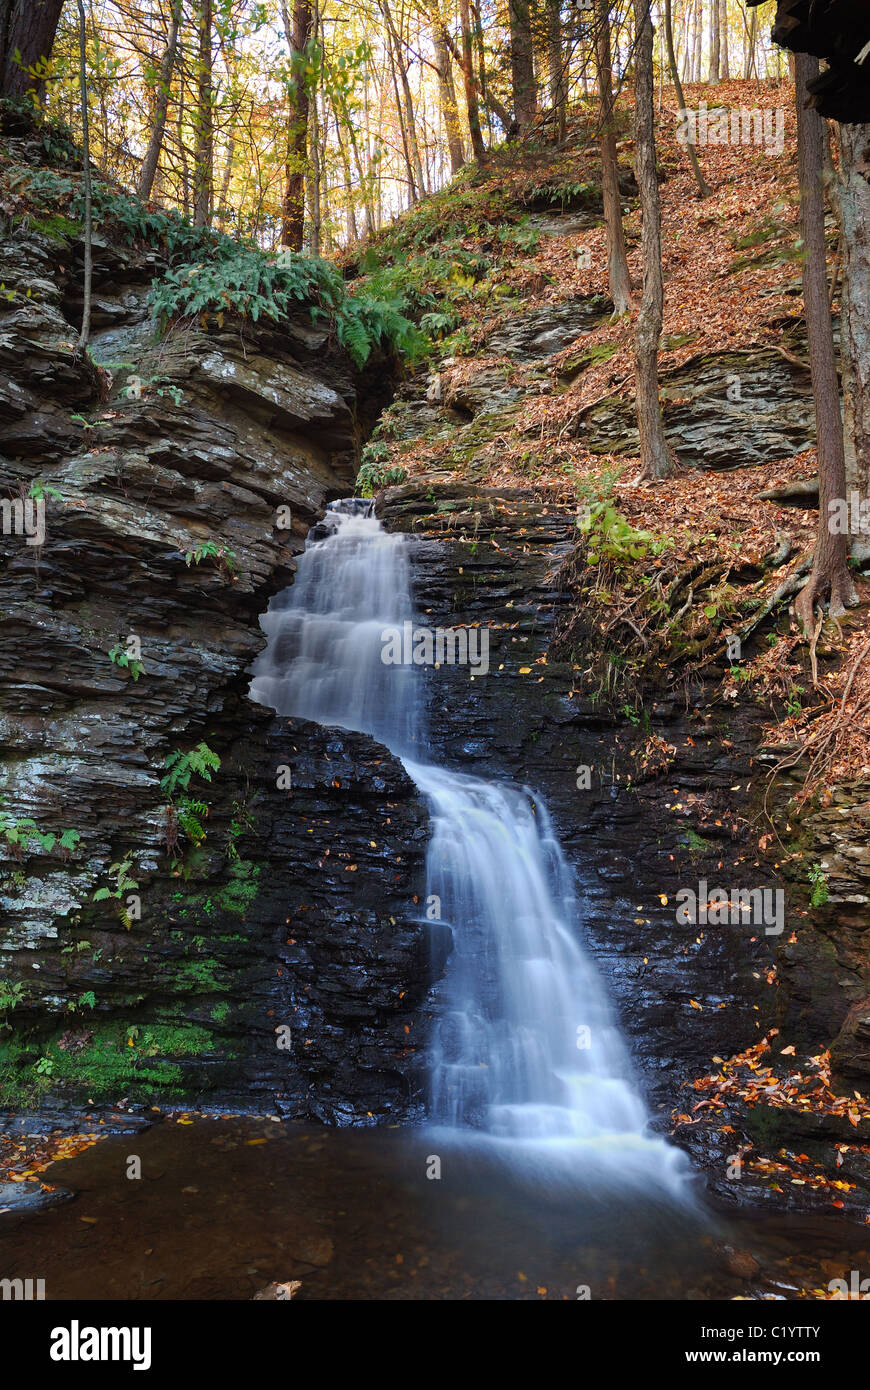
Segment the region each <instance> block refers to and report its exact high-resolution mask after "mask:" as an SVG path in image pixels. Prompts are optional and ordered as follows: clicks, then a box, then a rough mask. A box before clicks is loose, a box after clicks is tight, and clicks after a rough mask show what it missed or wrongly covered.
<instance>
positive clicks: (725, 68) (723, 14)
mask: <svg viewBox="0 0 870 1390" xmlns="http://www.w3.org/2000/svg"><path fill="white" fill-rule="evenodd" d="M719 78H720V80H721V81H722V82H730V81H731V69H730V67H729V57H728V0H719Z"/></svg>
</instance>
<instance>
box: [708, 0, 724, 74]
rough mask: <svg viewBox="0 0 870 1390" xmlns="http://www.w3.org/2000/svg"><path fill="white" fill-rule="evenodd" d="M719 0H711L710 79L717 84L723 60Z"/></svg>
mask: <svg viewBox="0 0 870 1390" xmlns="http://www.w3.org/2000/svg"><path fill="white" fill-rule="evenodd" d="M719 17H720V12H719V0H711V5H710V73H709V79H708V80H709V81H710V83H711V84H715V83H717V82H718V81H719V64H720V62H721V44H720V41H719Z"/></svg>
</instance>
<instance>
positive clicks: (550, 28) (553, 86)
mask: <svg viewBox="0 0 870 1390" xmlns="http://www.w3.org/2000/svg"><path fill="white" fill-rule="evenodd" d="M546 19H547V76H548V78H549V85H550V106H551V107H552V110H553V120H554V124H555V138H556V140H564V138H565V124H566V118H567V82H566V78H567V72H566V66H567V64H566V57H565V52H564V45H563V42H562V5H561V0H546ZM584 75H585V67H584Z"/></svg>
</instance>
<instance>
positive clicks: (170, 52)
mask: <svg viewBox="0 0 870 1390" xmlns="http://www.w3.org/2000/svg"><path fill="white" fill-rule="evenodd" d="M180 19H181V0H175V3H174V4H173V6H172V18H171V20H170V25H169V38H168V40H167V44H166V51H165V52H164V54H163V61H162V62H161V64H160V72H159V73H158V76H157V95H156V100H155V103H154V110H153V113H152V116H151V137H150V139H149V141H148V148H147V150H146V151H145V158H144V159H143V160H142V168H141V169H140V171H139V182H138V183H137V185H136V192H137V193H138V194H139V197H140V198H143V199H144V200H145V202H147V201H148V199H149V198H150V197H151V190H152V188H153V187H154V175H155V174H156V173H157V165H158V163H159V161H160V151H161V149H162V148H163V136H164V134H165V133H166V113H167V111H168V110H169V92H170V88H171V86H172V70H173V68H174V67H175V55H176V53H177V52H178V26H179V22H180Z"/></svg>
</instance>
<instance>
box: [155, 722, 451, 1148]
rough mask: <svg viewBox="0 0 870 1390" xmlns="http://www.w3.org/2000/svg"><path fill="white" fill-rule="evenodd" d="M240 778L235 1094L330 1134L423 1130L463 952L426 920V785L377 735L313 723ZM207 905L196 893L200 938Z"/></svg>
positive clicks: (247, 754)
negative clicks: (248, 877)
mask: <svg viewBox="0 0 870 1390" xmlns="http://www.w3.org/2000/svg"><path fill="white" fill-rule="evenodd" d="M227 772H228V774H229V777H230V779H231V781H232V782H234V783H235V784H237V785H238V784H239V783H240V782H241V781H242V780H246V781H247V782H248V784H249V785H250V786H251V787H252V788H254V789H255V790H254V791H253V793H252V795H251V797H250V799H249V801H248V803H247V813H248V815H249V817H250V825H249V828H248V831H247V833H246V834H245V835H244V836H242V837H241V838H240V840H239V842H238V844H239V853H240V854H241V855H242V856H245V857H244V858H243V859H242V862H243V863H245V862H253V863H255V864H256V866H257V883H256V890H257V891H256V896H255V898H254V899H253V901H252V902H251V904H250V906H249V907H248V909H247V910H246V912H245V916H244V920H243V921H240V920H239V917H238V915H236V917H235V925H233V916H232V914H231V913H228V912H225V911H220V910H219V911H218V912H217V914H216V915H215V916H214V918H213V919H212V921H211V923H210V924H209V930H210V933H211V937H212V938H215V937H218V938H220V937H222V936H223V934H224V933H229V934H230V935H231V938H232V944H231V948H230V949H229V950H228V957H229V959H228V960H227V967H228V968H231V970H232V975H231V977H230V989H229V993H228V994H227V995H226V998H227V1002H228V1005H229V1008H228V1012H227V1016H226V1018H225V1020H224V1022H223V1024H222V1026H221V1030H220V1031H221V1033H222V1034H223V1038H224V1042H225V1047H226V1048H228V1049H230V1050H232V1049H235V1048H239V1049H240V1051H239V1054H238V1056H237V1059H236V1060H235V1061H234V1062H233V1063H232V1064H231V1065H227V1064H224V1066H223V1069H222V1075H221V1077H220V1078H219V1083H220V1091H221V1093H222V1094H227V1093H228V1094H229V1095H230V1097H231V1098H233V1099H234V1100H235V1101H236V1102H237V1103H242V1104H248V1105H250V1104H251V1103H252V1102H253V1103H257V1102H260V1103H262V1104H263V1105H266V1106H268V1107H275V1108H277V1109H278V1110H279V1111H280V1112H281V1113H284V1114H287V1115H290V1116H292V1117H294V1118H305V1119H317V1120H322V1121H324V1122H326V1123H330V1124H346V1123H362V1124H365V1123H376V1122H377V1121H379V1120H381V1121H382V1120H384V1119H385V1118H391V1117H392V1118H408V1117H409V1116H413V1115H419V1114H420V1113H421V1107H422V1103H423V1080H424V1078H423V1074H422V1071H421V1060H422V1051H421V1048H422V1044H423V1042H424V1040H425V1034H426V1027H427V1021H426V1014H425V1001H426V997H427V993H428V990H429V986H430V982H431V980H432V978H433V975H434V976H435V977H437V975H438V974H440V972H441V970H442V969H443V965H444V961H445V960H446V957H447V955H448V954H449V951H450V948H451V940H450V932H449V930H448V929H447V928H446V927H444V926H443V924H441V923H437V922H431V921H427V919H426V915H425V900H424V896H423V894H424V878H425V872H424V870H425V864H424V861H425V852H426V844H427V841H428V836H429V822H428V814H427V811H426V807H425V806H424V805H423V803H422V802H421V800H420V799H419V798H418V795H417V790H416V788H415V786H414V784H413V783H412V782H411V780H410V778H409V777H408V775H407V773H406V772H405V770H404V768H403V767H402V765H401V764H400V763H399V762H398V761H397V760H396V759H395V758H394V757H393V756H392V755H391V754H390V753H389V751H388V750H387V749H386V748H384V747H383V746H382V745H380V744H378V743H375V742H374V741H373V740H372V739H370V738H367V737H366V736H365V735H362V734H356V733H350V732H347V731H345V730H341V729H325V728H322V727H321V726H320V725H317V724H311V723H309V722H308V721H306V720H299V719H289V720H288V719H275V720H273V721H271V722H270V723H269V725H268V726H267V727H266V728H265V730H263V732H262V733H261V735H260V736H258V737H256V738H254V739H251V740H248V741H245V742H242V743H240V744H238V745H236V746H235V747H234V748H233V750H232V751H231V753H230V755H229V758H228V763H227ZM288 773H289V776H288V775H287V774H288ZM279 782H281V783H282V785H280V786H279V785H278V783H279ZM286 783H289V785H284V784H286ZM224 814H226V812H225V813H224ZM220 830H221V826H220V825H218V827H217V833H218V834H220ZM247 856H250V859H248V858H247ZM229 867H230V871H231V869H232V866H231V865H230V866H229ZM224 877H225V876H224ZM203 896H204V892H203V889H202V888H201V887H199V886H198V885H196V884H192V885H191V886H190V902H189V904H188V910H187V911H186V912H184V920H185V922H186V923H187V925H186V926H185V928H184V931H185V936H186V937H187V936H188V934H189V933H193V932H194V931H196V930H201V919H202V898H203ZM182 911H183V909H182ZM197 924H199V926H198V925H197ZM224 949H227V948H224ZM205 1002H208V1003H210V1000H208V1001H205Z"/></svg>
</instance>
